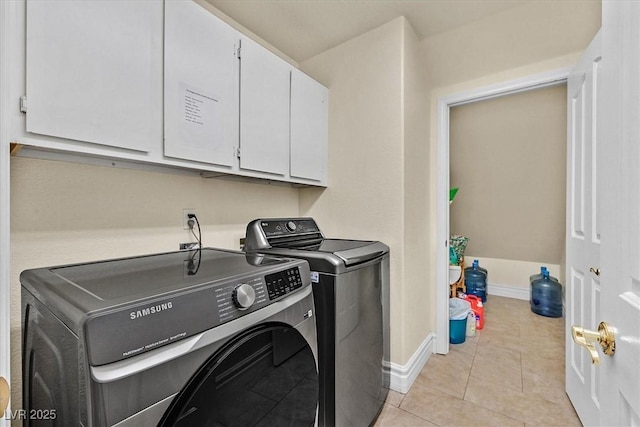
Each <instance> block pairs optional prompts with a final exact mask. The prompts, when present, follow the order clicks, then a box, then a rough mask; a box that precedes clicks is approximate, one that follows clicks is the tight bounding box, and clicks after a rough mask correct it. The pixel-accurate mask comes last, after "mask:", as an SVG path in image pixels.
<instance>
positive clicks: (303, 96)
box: [291, 69, 329, 183]
mask: <svg viewBox="0 0 640 427" xmlns="http://www.w3.org/2000/svg"><path fill="white" fill-rule="evenodd" d="M328 101H329V91H328V89H327V88H326V87H324V86H322V85H321V84H320V83H318V82H316V81H315V80H313V79H312V78H311V77H309V76H307V75H306V74H304V73H303V72H301V71H299V70H297V69H294V70H293V71H292V72H291V177H294V178H303V179H310V180H314V181H319V182H321V183H326V180H327V149H328V139H329V126H328V123H329V105H328V104H329V102H328Z"/></svg>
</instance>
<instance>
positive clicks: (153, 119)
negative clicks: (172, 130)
mask: <svg viewBox="0 0 640 427" xmlns="http://www.w3.org/2000/svg"><path fill="white" fill-rule="evenodd" d="M162 8H163V6H162V1H157V0H141V1H95V0H77V1H34V0H29V1H27V31H26V35H27V46H26V47H27V49H26V70H27V71H26V88H27V93H26V95H27V106H28V110H27V117H26V130H27V132H31V133H35V134H40V135H47V136H54V137H60V138H66V139H71V140H77V141H82V142H90V143H95V144H102V145H106V146H113V147H122V148H127V149H130V150H137V151H142V152H146V151H149V150H150V149H151V147H152V145H153V144H154V141H156V140H159V139H161V138H162V125H161V123H162V101H161V100H162V80H161V79H162V72H161V70H162V28H161V26H160V27H158V26H157V25H158V23H159V24H160V25H161V23H162ZM158 30H159V31H158Z"/></svg>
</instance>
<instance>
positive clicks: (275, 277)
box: [265, 267, 302, 300]
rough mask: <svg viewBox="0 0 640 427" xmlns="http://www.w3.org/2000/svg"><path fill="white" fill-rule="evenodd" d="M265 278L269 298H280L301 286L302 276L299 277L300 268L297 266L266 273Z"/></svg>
mask: <svg viewBox="0 0 640 427" xmlns="http://www.w3.org/2000/svg"><path fill="white" fill-rule="evenodd" d="M265 280H266V281H267V292H268V293H269V299H270V300H273V299H276V298H280V297H281V296H283V295H286V294H288V293H289V292H293V291H295V290H296V289H299V288H301V287H302V277H300V269H299V268H298V267H294V268H290V269H288V270H283V271H279V272H277V273H273V274H268V275H266V276H265Z"/></svg>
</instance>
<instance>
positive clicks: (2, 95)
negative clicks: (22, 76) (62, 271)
mask: <svg viewBox="0 0 640 427" xmlns="http://www.w3.org/2000/svg"><path fill="white" fill-rule="evenodd" d="M23 5H24V4H23ZM19 7H20V5H19V4H18V2H2V1H0V376H2V377H4V378H6V380H7V381H8V382H9V384H11V354H12V353H14V354H15V352H12V351H11V349H10V347H11V225H10V219H11V207H10V201H11V192H10V189H11V179H10V168H11V160H10V153H9V150H10V143H11V136H12V131H13V124H14V122H13V117H15V113H13V114H12V113H11V112H12V111H18V100H17V99H15V100H12V99H11V94H12V93H13V90H12V89H13V88H12V87H11V79H12V77H13V73H14V72H15V71H14V70H15V68H16V67H15V66H12V61H11V60H12V58H13V57H14V55H15V52H16V43H15V41H16V37H19V35H20V32H19V31H16V23H17V22H20V19H18V11H19ZM19 46H20V45H19V44H18V47H19ZM14 108H15V110H14ZM11 407H12V405H11V399H10V400H9V405H8V406H7V411H9V410H11ZM9 425H10V419H9V418H8V417H0V427H4V426H9Z"/></svg>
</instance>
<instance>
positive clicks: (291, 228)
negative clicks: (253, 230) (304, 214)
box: [260, 218, 320, 237]
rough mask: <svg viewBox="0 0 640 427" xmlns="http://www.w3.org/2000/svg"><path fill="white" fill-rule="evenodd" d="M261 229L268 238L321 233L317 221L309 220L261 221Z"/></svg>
mask: <svg viewBox="0 0 640 427" xmlns="http://www.w3.org/2000/svg"><path fill="white" fill-rule="evenodd" d="M260 227H261V228H262V232H263V233H264V235H265V236H267V237H276V236H283V235H288V234H309V233H319V232H320V230H319V229H318V226H317V225H316V223H315V221H314V220H312V219H308V218H294V219H276V220H264V221H260Z"/></svg>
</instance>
